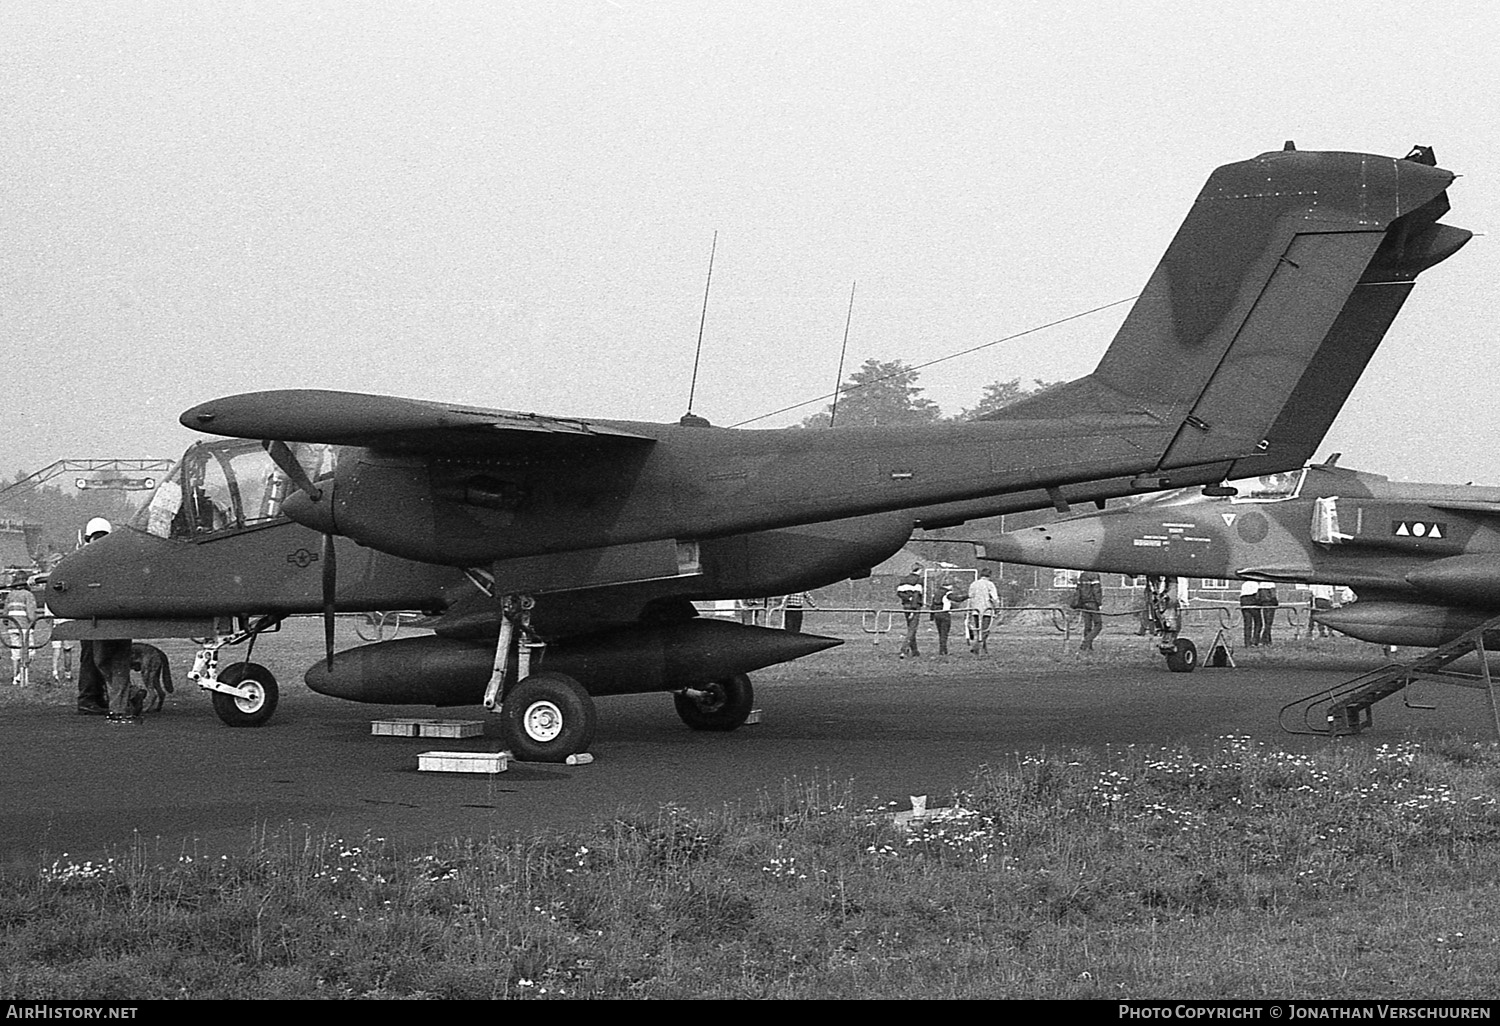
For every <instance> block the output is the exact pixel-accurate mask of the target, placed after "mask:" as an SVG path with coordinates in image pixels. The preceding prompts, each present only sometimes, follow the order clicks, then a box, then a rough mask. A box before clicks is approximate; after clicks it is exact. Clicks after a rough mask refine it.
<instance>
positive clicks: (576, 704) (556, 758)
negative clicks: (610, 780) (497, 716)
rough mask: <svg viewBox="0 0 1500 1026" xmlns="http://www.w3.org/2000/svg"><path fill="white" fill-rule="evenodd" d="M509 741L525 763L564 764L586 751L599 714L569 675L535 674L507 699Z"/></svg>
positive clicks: (504, 718) (505, 718)
mask: <svg viewBox="0 0 1500 1026" xmlns="http://www.w3.org/2000/svg"><path fill="white" fill-rule="evenodd" d="M501 719H502V721H503V724H504V731H505V741H506V744H507V745H508V746H509V747H510V752H511V754H512V755H514V756H515V757H516V758H517V759H519V760H521V761H522V762H563V761H565V760H566V759H567V757H568V756H570V755H577V754H579V753H580V752H586V751H588V749H589V745H590V744H592V743H593V740H594V727H595V726H596V725H597V723H598V714H597V713H596V712H595V710H594V700H593V699H592V698H590V697H589V693H588V692H587V691H585V690H584V689H583V685H582V684H580V683H578V682H577V681H576V680H574V679H573V678H572V677H569V676H568V675H567V674H565V673H550V672H544V673H533V674H532V675H531V676H529V677H527V678H526V679H525V680H523V681H521V682H520V683H519V684H517V685H516V686H515V687H513V688H511V691H510V694H508V695H506V696H505V705H504V710H503V712H502V714H501Z"/></svg>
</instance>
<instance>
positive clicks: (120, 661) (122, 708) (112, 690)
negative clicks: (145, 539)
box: [78, 517, 140, 723]
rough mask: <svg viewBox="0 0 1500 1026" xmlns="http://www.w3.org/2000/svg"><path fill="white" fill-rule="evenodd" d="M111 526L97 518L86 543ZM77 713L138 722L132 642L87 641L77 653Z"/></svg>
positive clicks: (89, 526)
mask: <svg viewBox="0 0 1500 1026" xmlns="http://www.w3.org/2000/svg"><path fill="white" fill-rule="evenodd" d="M111 529H112V528H111V526H110V522H109V521H108V520H105V519H104V518H103V517H94V518H93V519H92V520H90V521H89V522H88V524H86V525H85V526H84V528H83V543H84V544H85V545H87V544H89V543H90V542H94V541H98V540H99V539H100V538H103V537H104V536H105V535H107V534H109V532H110V530H111ZM78 712H79V713H80V714H81V715H84V716H103V715H105V714H108V716H109V719H110V721H111V722H112V723H135V722H139V720H140V715H139V710H137V709H134V708H132V706H131V704H130V640H129V639H128V638H127V639H124V640H119V639H110V640H107V641H106V640H98V641H84V642H83V643H82V644H81V645H79V652H78Z"/></svg>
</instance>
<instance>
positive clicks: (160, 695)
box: [130, 642, 172, 712]
mask: <svg viewBox="0 0 1500 1026" xmlns="http://www.w3.org/2000/svg"><path fill="white" fill-rule="evenodd" d="M130 668H131V669H132V670H135V671H137V672H139V673H140V675H141V681H142V683H143V684H144V685H145V688H144V690H143V692H142V695H141V702H142V704H143V705H144V704H145V695H146V694H147V693H151V694H154V695H155V701H154V704H153V705H152V706H151V711H152V712H160V711H161V707H162V705H164V704H165V703H166V700H167V696H168V695H170V694H171V693H172V667H171V665H170V664H169V663H168V662H167V656H166V653H165V652H163V651H162V650H161V649H159V648H157V647H156V646H155V645H145V644H142V643H140V642H135V643H134V644H132V645H131V646H130Z"/></svg>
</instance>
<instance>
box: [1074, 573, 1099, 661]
mask: <svg viewBox="0 0 1500 1026" xmlns="http://www.w3.org/2000/svg"><path fill="white" fill-rule="evenodd" d="M1103 607H1104V584H1103V582H1102V581H1100V580H1099V575H1098V574H1097V573H1095V572H1094V571H1092V570H1085V571H1084V572H1083V573H1081V574H1079V575H1078V583H1077V585H1076V586H1075V588H1074V591H1073V608H1074V609H1076V610H1078V611H1079V612H1080V613H1081V614H1082V615H1083V642H1082V643H1081V644H1080V645H1079V646H1078V651H1080V652H1092V651H1093V650H1094V639H1095V638H1097V637H1098V636H1099V632H1100V631H1102V630H1104V615H1103V614H1102V613H1100V609H1102V608H1103Z"/></svg>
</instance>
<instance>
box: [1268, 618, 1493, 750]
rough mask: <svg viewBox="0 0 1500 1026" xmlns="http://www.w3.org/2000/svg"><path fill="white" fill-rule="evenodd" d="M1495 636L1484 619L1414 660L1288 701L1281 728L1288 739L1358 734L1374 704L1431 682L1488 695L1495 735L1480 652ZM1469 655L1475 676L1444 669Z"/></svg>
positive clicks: (1484, 660)
mask: <svg viewBox="0 0 1500 1026" xmlns="http://www.w3.org/2000/svg"><path fill="white" fill-rule="evenodd" d="M1497 633H1500V616H1497V617H1495V618H1494V619H1491V620H1486V621H1485V622H1484V623H1482V624H1480V625H1479V626H1478V627H1475V628H1474V629H1473V630H1470V631H1466V632H1465V633H1463V634H1460V635H1459V636H1458V637H1456V638H1454V639H1453V640H1452V641H1450V642H1447V643H1446V644H1444V645H1441V646H1439V647H1437V648H1435V649H1433V650H1432V651H1431V652H1428V653H1427V654H1425V655H1422V656H1418V657H1417V658H1416V659H1411V660H1408V661H1406V662H1402V663H1386V664H1385V665H1384V666H1380V667H1377V668H1375V669H1373V670H1370V671H1368V672H1366V673H1362V674H1360V675H1359V676H1358V677H1354V678H1353V679H1351V680H1346V681H1344V682H1343V683H1342V684H1335V685H1334V686H1333V687H1331V688H1326V689H1325V690H1323V691H1318V692H1316V693H1314V694H1311V695H1308V696H1306V697H1305V698H1299V699H1297V700H1296V701H1295V702H1289V703H1287V704H1286V705H1284V706H1282V707H1281V715H1280V717H1279V719H1280V722H1281V729H1282V730H1285V731H1286V732H1287V733H1289V734H1318V735H1323V736H1326V737H1338V736H1339V735H1341V734H1358V733H1359V732H1360V731H1362V730H1364V729H1365V728H1366V727H1369V726H1370V725H1371V724H1373V723H1374V715H1373V713H1372V711H1371V707H1372V706H1374V705H1375V703H1376V702H1378V701H1380V700H1381V699H1382V698H1389V697H1390V696H1391V695H1394V694H1396V692H1398V691H1400V690H1402V689H1403V688H1405V687H1406V686H1407V685H1408V684H1411V683H1413V682H1414V681H1418V680H1436V681H1443V682H1445V683H1448V684H1457V685H1458V686H1459V687H1468V688H1481V689H1484V690H1485V691H1486V692H1488V694H1489V699H1490V714H1491V715H1492V716H1493V718H1494V720H1495V732H1496V734H1500V706H1497V705H1496V701H1495V689H1494V682H1493V681H1492V680H1491V677H1490V664H1489V659H1488V658H1487V657H1486V655H1485V650H1484V639H1485V635H1487V634H1497ZM1470 652H1474V653H1477V654H1478V656H1479V667H1480V672H1479V673H1477V674H1475V673H1460V672H1458V671H1456V670H1448V669H1445V667H1446V666H1447V665H1448V664H1449V663H1451V662H1453V661H1454V660H1455V659H1460V658H1462V657H1463V656H1466V655H1468V654H1469V653H1470ZM1407 705H1408V706H1410V707H1411V708H1413V709H1420V708H1431V707H1430V706H1417V705H1412V703H1410V702H1408V703H1407ZM1299 714H1300V723H1299V722H1298V718H1299Z"/></svg>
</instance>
